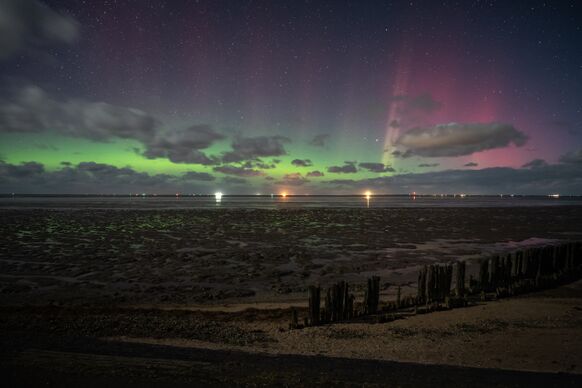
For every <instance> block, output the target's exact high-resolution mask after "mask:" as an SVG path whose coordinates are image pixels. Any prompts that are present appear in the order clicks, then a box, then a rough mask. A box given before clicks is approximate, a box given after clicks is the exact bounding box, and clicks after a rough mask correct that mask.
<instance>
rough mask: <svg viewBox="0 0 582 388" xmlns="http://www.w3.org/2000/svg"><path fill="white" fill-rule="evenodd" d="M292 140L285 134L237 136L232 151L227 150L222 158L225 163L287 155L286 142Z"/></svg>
mask: <svg viewBox="0 0 582 388" xmlns="http://www.w3.org/2000/svg"><path fill="white" fill-rule="evenodd" d="M289 142H291V140H290V139H289V138H287V137H285V136H257V137H242V136H237V137H236V138H235V139H234V140H233V142H232V144H231V146H232V151H229V152H226V153H225V154H224V155H223V157H222V160H223V161H224V162H225V163H232V162H240V161H243V160H254V159H257V158H260V157H268V156H282V155H287V151H286V150H285V146H284V144H285V143H289Z"/></svg>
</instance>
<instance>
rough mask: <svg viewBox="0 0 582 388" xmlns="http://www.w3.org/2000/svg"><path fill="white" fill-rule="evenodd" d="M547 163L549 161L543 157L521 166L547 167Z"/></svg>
mask: <svg viewBox="0 0 582 388" xmlns="http://www.w3.org/2000/svg"><path fill="white" fill-rule="evenodd" d="M547 165H548V163H547V162H546V161H545V160H543V159H534V160H532V161H531V162H527V163H526V164H524V165H523V166H521V167H522V168H539V167H545V166H547Z"/></svg>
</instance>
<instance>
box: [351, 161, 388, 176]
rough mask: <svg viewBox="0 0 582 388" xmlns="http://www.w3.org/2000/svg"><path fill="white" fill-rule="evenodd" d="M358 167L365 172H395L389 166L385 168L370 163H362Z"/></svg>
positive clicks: (382, 165) (380, 164) (379, 164)
mask: <svg viewBox="0 0 582 388" xmlns="http://www.w3.org/2000/svg"><path fill="white" fill-rule="evenodd" d="M358 166H360V168H363V169H365V170H368V171H371V172H378V173H380V172H394V171H395V170H394V169H393V168H392V167H390V166H385V165H384V164H383V163H370V162H363V163H360V164H359V165H358Z"/></svg>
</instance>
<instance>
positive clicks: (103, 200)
mask: <svg viewBox="0 0 582 388" xmlns="http://www.w3.org/2000/svg"><path fill="white" fill-rule="evenodd" d="M581 205H582V197H580V196H567V197H565V196H561V197H549V196H511V195H504V196H500V195H498V196H479V195H466V196H460V195H456V196H454V195H423V196H412V195H371V196H369V197H366V196H362V195H353V196H332V195H329V196H328V195H317V196H315V195H313V196H309V195H305V196H286V197H283V196H280V195H274V196H270V195H248V196H229V195H224V196H222V197H221V198H217V197H215V196H210V195H175V196H148V195H145V196H144V195H137V196H136V195H132V196H129V195H124V196H121V195H118V196H99V195H84V196H83V195H80V196H70V195H63V196H59V195H51V196H23V195H15V196H12V195H5V196H2V197H0V209H2V208H4V209H9V208H12V209H22V208H39V209H69V208H70V209H143V210H147V209H196V208H205V209H225V208H226V209H228V208H248V209H285V208H366V209H375V208H411V207H412V208H414V207H417V208H434V207H455V208H457V207H528V206H529V207H531V206H581Z"/></svg>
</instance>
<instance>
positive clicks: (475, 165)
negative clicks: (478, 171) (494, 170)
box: [463, 162, 479, 167]
mask: <svg viewBox="0 0 582 388" xmlns="http://www.w3.org/2000/svg"><path fill="white" fill-rule="evenodd" d="M478 165H479V163H475V162H469V163H465V164H464V165H463V166H464V167H477V166H478Z"/></svg>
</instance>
